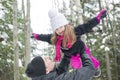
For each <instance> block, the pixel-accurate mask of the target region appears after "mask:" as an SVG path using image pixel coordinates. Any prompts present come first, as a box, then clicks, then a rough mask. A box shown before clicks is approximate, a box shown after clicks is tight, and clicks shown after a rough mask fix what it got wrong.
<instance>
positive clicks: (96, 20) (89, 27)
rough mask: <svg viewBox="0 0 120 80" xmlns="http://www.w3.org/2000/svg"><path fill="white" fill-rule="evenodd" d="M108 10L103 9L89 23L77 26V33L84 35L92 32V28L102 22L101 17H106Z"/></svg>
mask: <svg viewBox="0 0 120 80" xmlns="http://www.w3.org/2000/svg"><path fill="white" fill-rule="evenodd" d="M106 12H107V11H106V10H105V9H103V10H101V11H100V12H99V13H98V15H97V16H96V17H95V18H93V19H91V20H89V21H88V22H87V23H84V24H81V25H78V26H77V27H75V33H76V35H82V34H85V33H89V32H91V30H92V28H93V27H95V26H96V25H97V24H99V23H100V19H102V18H104V17H106Z"/></svg>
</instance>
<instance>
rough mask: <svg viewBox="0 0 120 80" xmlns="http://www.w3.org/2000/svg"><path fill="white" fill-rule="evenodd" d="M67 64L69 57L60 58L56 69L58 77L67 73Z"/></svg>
mask: <svg viewBox="0 0 120 80" xmlns="http://www.w3.org/2000/svg"><path fill="white" fill-rule="evenodd" d="M69 64H70V57H69V56H67V55H64V56H63V58H62V61H61V62H60V64H59V65H58V67H57V68H56V71H57V74H58V75H60V74H62V73H64V72H67V71H68V68H69Z"/></svg>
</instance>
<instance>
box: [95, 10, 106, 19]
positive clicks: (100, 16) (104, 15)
mask: <svg viewBox="0 0 120 80" xmlns="http://www.w3.org/2000/svg"><path fill="white" fill-rule="evenodd" d="M106 13H107V10H106V9H103V10H101V11H100V12H99V13H98V15H97V16H96V17H97V18H98V19H102V18H104V17H106Z"/></svg>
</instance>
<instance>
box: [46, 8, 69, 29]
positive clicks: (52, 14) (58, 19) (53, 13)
mask: <svg viewBox="0 0 120 80" xmlns="http://www.w3.org/2000/svg"><path fill="white" fill-rule="evenodd" d="M48 16H49V18H50V24H51V27H52V29H53V31H54V30H56V29H57V28H59V27H61V26H64V25H66V24H68V21H67V19H66V18H65V16H64V15H63V14H61V13H59V12H58V10H56V9H51V10H49V12H48Z"/></svg>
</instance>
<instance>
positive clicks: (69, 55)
mask: <svg viewBox="0 0 120 80" xmlns="http://www.w3.org/2000/svg"><path fill="white" fill-rule="evenodd" d="M48 15H49V18H50V23H51V27H52V29H53V34H36V33H33V34H32V35H33V36H32V38H35V39H37V40H41V41H46V42H48V43H50V44H52V45H55V47H56V48H55V50H56V56H55V61H60V59H61V52H63V53H64V56H63V58H62V60H61V63H60V64H59V66H58V67H59V68H61V69H62V68H63V67H64V70H61V71H59V72H58V74H61V73H62V72H65V71H67V69H68V66H69V64H71V66H72V67H73V68H74V69H78V68H81V66H82V63H81V60H80V54H82V53H87V54H88V55H89V57H90V58H91V60H92V62H93V65H94V67H95V69H96V70H97V69H98V67H99V66H100V64H99V61H98V60H97V59H96V58H94V57H93V56H92V55H91V53H90V50H89V48H88V47H87V46H85V44H84V42H83V41H82V40H81V39H80V36H81V35H83V34H85V33H88V32H91V30H92V28H93V27H95V26H96V25H97V24H99V23H100V19H102V18H104V17H106V10H101V11H100V12H99V14H98V15H97V16H96V17H95V18H93V19H91V20H90V21H88V22H87V23H84V24H82V25H78V26H77V27H75V28H74V27H73V26H72V25H70V24H69V22H68V21H67V19H66V18H65V16H64V15H63V14H61V13H59V12H58V11H57V10H55V9H52V10H50V11H49V12H48Z"/></svg>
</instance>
